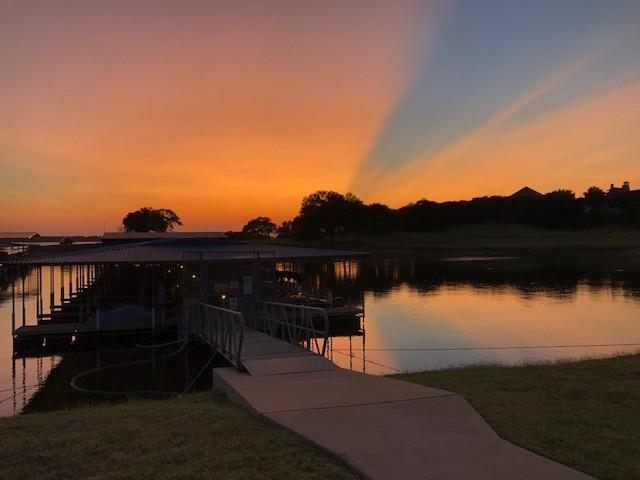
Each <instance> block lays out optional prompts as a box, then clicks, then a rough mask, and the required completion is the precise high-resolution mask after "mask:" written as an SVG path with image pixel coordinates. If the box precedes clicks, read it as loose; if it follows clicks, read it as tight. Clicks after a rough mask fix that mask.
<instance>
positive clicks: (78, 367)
mask: <svg viewBox="0 0 640 480" xmlns="http://www.w3.org/2000/svg"><path fill="white" fill-rule="evenodd" d="M47 278H48V275H47V273H46V271H44V272H43V281H44V282H46V279H47ZM17 281H18V282H20V280H17ZM306 282H307V284H308V286H310V290H313V288H314V286H315V288H317V289H321V288H324V289H326V288H329V289H330V290H331V292H332V294H333V295H334V296H342V297H344V298H355V297H359V298H360V300H361V301H362V300H363V301H364V309H365V316H364V320H363V327H364V328H363V332H362V333H361V334H360V333H359V334H356V335H352V336H343V337H334V338H332V339H331V341H330V348H329V351H328V356H329V357H330V358H331V359H332V360H333V361H334V362H336V363H337V364H338V365H340V366H342V367H345V368H350V369H353V370H356V371H364V372H367V373H371V374H381V375H384V374H391V373H397V372H404V371H419V370H427V369H440V368H445V367H451V366H461V365H469V364H477V363H500V364H519V363H522V362H529V361H549V360H557V359H569V358H584V357H587V356H589V357H601V356H608V355H615V354H618V353H622V352H632V351H637V350H638V349H640V263H639V262H638V259H637V258H629V257H622V256H615V255H608V256H604V255H591V256H582V257H581V256H572V257H571V258H566V257H556V258H535V259H532V258H523V259H519V258H513V257H500V258H490V259H487V258H483V257H479V258H474V257H459V258H450V259H444V260H434V259H433V258H431V257H428V256H420V255H415V254H414V255H409V254H384V255H382V254H375V255H371V256H370V257H367V258H365V259H363V260H359V261H350V262H335V263H333V264H332V268H330V269H328V270H327V269H326V268H321V266H318V267H317V268H315V269H314V268H310V272H309V273H308V276H307V280H306ZM25 284H26V288H27V292H28V295H27V297H26V298H25V308H26V310H27V317H30V316H31V317H33V315H34V313H35V296H34V295H33V288H32V287H33V285H34V284H35V280H34V279H33V278H32V275H29V276H27V278H26V279H25ZM43 290H44V291H48V290H47V287H46V284H45V285H43ZM44 307H45V309H46V307H47V305H46V304H45V305H44ZM21 308H22V306H21V303H19V304H18V307H17V309H18V310H19V311H20V313H19V315H18V316H19V317H20V315H21ZM11 312H12V305H11V283H10V282H5V283H4V284H3V285H2V288H1V291H0V328H2V334H1V335H0V414H2V415H11V414H13V413H14V412H19V411H21V410H22V409H26V410H27V411H31V410H34V409H35V410H37V409H47V408H48V407H51V408H53V406H54V404H55V406H56V407H63V406H65V405H69V404H73V403H75V402H78V401H80V397H79V396H78V395H76V394H75V392H71V389H70V388H69V387H68V381H69V379H70V378H71V377H72V376H73V375H75V374H76V373H78V372H80V371H83V370H86V369H89V368H93V367H95V366H96V365H98V364H100V365H103V366H104V365H110V364H115V363H118V362H121V361H131V360H135V361H138V360H140V361H141V362H140V365H139V366H137V367H136V368H133V369H132V368H128V369H120V370H118V369H112V370H111V371H110V372H106V373H104V374H102V375H101V376H100V378H90V379H87V381H88V382H90V383H91V384H96V383H97V382H99V384H100V386H101V388H110V389H113V390H118V389H120V390H122V389H127V388H129V389H141V388H144V389H155V390H167V391H169V390H180V389H181V388H182V387H183V386H184V385H185V384H188V383H189V382H190V381H192V380H193V379H194V378H195V377H196V376H197V375H198V373H200V372H201V371H202V369H203V367H204V368H207V369H210V368H211V367H212V365H211V364H208V365H207V362H208V360H209V359H210V352H209V351H207V350H206V349H204V350H203V349H202V348H198V347H190V348H189V349H187V350H185V351H182V352H178V353H177V354H176V353H175V346H173V347H167V348H165V349H163V350H160V351H153V352H149V351H141V350H140V349H133V350H132V349H120V350H118V349H112V350H108V349H106V348H105V349H101V351H98V352H84V353H73V354H65V355H64V356H63V357H45V358H28V359H16V360H14V359H13V348H12V341H11V335H10V332H11ZM19 321H21V320H19ZM29 323H33V319H31V320H30V322H29ZM167 355H169V356H168V357H167ZM154 356H155V358H153V357H154ZM49 375H51V376H50V377H49ZM47 378H49V381H47ZM54 380H55V382H54ZM43 383H46V384H47V387H46V389H42V388H41V387H40V385H41V384H43ZM52 385H53V386H52ZM141 385H142V386H141ZM208 385H210V372H209V371H208V370H207V371H206V372H205V373H204V374H203V375H201V377H199V379H198V382H197V387H198V388H208ZM105 386H106V387H105ZM43 390H45V391H43Z"/></svg>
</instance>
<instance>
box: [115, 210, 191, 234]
mask: <svg viewBox="0 0 640 480" xmlns="http://www.w3.org/2000/svg"><path fill="white" fill-rule="evenodd" d="M176 225H182V222H181V221H180V217H178V215H176V213H175V212H174V211H173V210H171V209H168V208H159V209H155V208H151V207H143V208H141V209H139V210H136V211H135V212H129V213H127V215H126V216H125V217H124V218H123V219H122V226H123V227H124V230H125V231H126V232H166V231H168V230H173V228H174V227H175V226H176Z"/></svg>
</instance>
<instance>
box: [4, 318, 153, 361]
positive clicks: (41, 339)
mask: <svg viewBox="0 0 640 480" xmlns="http://www.w3.org/2000/svg"><path fill="white" fill-rule="evenodd" d="M153 330H154V328H153V324H152V322H151V321H150V320H149V319H145V320H142V319H140V320H132V319H130V318H122V319H116V318H113V319H109V321H105V322H98V321H96V320H95V319H91V320H89V321H86V322H83V323H48V324H47V323H42V324H39V325H26V326H23V327H19V328H18V329H16V331H15V332H14V339H13V341H14V352H15V357H16V358H20V357H30V356H34V354H36V356H41V355H43V354H47V355H51V354H53V353H60V352H66V351H69V350H71V349H74V348H80V347H82V346H83V345H87V346H89V345H93V344H95V342H97V341H100V342H112V341H113V342H123V341H125V342H131V341H135V340H139V339H141V338H146V337H148V336H149V334H151V333H152V332H153Z"/></svg>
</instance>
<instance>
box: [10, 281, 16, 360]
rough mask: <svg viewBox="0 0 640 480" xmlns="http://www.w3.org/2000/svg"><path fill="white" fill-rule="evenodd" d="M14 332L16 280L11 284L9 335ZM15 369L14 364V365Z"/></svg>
mask: <svg viewBox="0 0 640 480" xmlns="http://www.w3.org/2000/svg"><path fill="white" fill-rule="evenodd" d="M15 331H16V280H12V282H11V335H13V332H15ZM14 368H15V363H14Z"/></svg>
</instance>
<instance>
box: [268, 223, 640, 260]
mask: <svg viewBox="0 0 640 480" xmlns="http://www.w3.org/2000/svg"><path fill="white" fill-rule="evenodd" d="M275 241H276V242H277V243H284V244H290V245H300V246H305V245H308V246H318V247H327V248H330V247H334V248H359V249H366V250H371V249H373V250H375V249H383V250H402V249H430V250H436V251H437V250H440V251H445V252H446V251H453V252H459V251H519V252H528V251H530V252H532V253H535V252H545V251H549V250H556V249H562V250H568V249H570V250H574V249H578V250H585V251H590V250H625V249H634V248H635V249H638V248H640V229H626V228H601V229H585V230H551V229H542V228H535V227H531V226H527V225H501V224H497V225H491V224H480V225H461V226H454V227H449V228H439V229H436V230H432V231H428V232H390V233H382V234H368V235H363V234H346V235H338V237H337V238H336V243H335V244H331V243H330V242H329V241H328V240H326V241H320V242H318V241H315V242H303V241H295V240H287V239H283V240H275Z"/></svg>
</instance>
